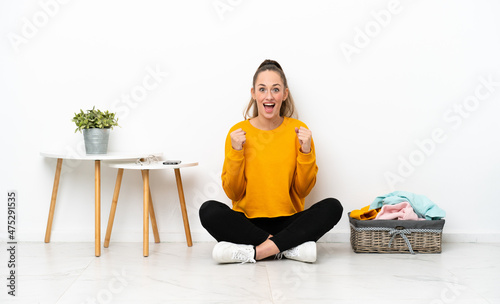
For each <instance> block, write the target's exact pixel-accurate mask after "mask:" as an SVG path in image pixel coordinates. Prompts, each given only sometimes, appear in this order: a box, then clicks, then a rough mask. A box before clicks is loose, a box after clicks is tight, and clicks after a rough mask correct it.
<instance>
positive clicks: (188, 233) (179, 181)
mask: <svg viewBox="0 0 500 304" xmlns="http://www.w3.org/2000/svg"><path fill="white" fill-rule="evenodd" d="M174 172H175V180H176V182H177V192H178V193H179V201H180V204H181V212H182V220H183V221H184V231H185V233H186V241H187V245H188V247H191V246H193V240H192V239H191V229H190V228H189V219H188V214H187V210H186V200H185V199H184V189H183V188H182V179H181V171H180V169H178V168H177V169H174Z"/></svg>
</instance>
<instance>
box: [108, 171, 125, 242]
mask: <svg viewBox="0 0 500 304" xmlns="http://www.w3.org/2000/svg"><path fill="white" fill-rule="evenodd" d="M122 178H123V169H122V168H120V169H118V174H117V175H116V184H115V192H114V193H113V201H112V202H111V211H110V212H109V219H108V228H107V229H106V236H105V237H104V248H108V247H109V239H110V238H111V230H112V229H113V222H114V221H115V213H116V205H117V204H118V196H119V194H120V187H121V185H122Z"/></svg>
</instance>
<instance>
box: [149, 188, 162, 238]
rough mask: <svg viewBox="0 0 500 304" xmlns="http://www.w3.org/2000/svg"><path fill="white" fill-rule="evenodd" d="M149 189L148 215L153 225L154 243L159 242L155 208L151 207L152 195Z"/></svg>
mask: <svg viewBox="0 0 500 304" xmlns="http://www.w3.org/2000/svg"><path fill="white" fill-rule="evenodd" d="M148 191H149V217H151V227H153V234H154V236H155V243H159V242H160V234H159V233H158V225H157V224H156V216H155V209H154V207H153V197H152V196H151V188H149V189H148Z"/></svg>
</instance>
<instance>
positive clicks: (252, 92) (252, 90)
mask: <svg viewBox="0 0 500 304" xmlns="http://www.w3.org/2000/svg"><path fill="white" fill-rule="evenodd" d="M250 94H252V99H253V100H257V98H255V90H254V88H251V89H250Z"/></svg>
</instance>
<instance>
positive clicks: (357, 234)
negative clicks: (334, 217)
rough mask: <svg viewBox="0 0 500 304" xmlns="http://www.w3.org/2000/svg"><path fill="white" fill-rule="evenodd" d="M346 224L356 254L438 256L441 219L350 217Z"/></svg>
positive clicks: (442, 224)
mask: <svg viewBox="0 0 500 304" xmlns="http://www.w3.org/2000/svg"><path fill="white" fill-rule="evenodd" d="M349 222H350V226H351V247H352V249H353V250H354V252H356V253H411V254H414V253H417V252H418V253H441V243H442V241H441V237H442V234H443V227H444V222H445V221H444V219H441V220H432V221H430V220H425V221H403V220H366V221H360V220H357V219H353V218H351V217H350V216H349Z"/></svg>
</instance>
